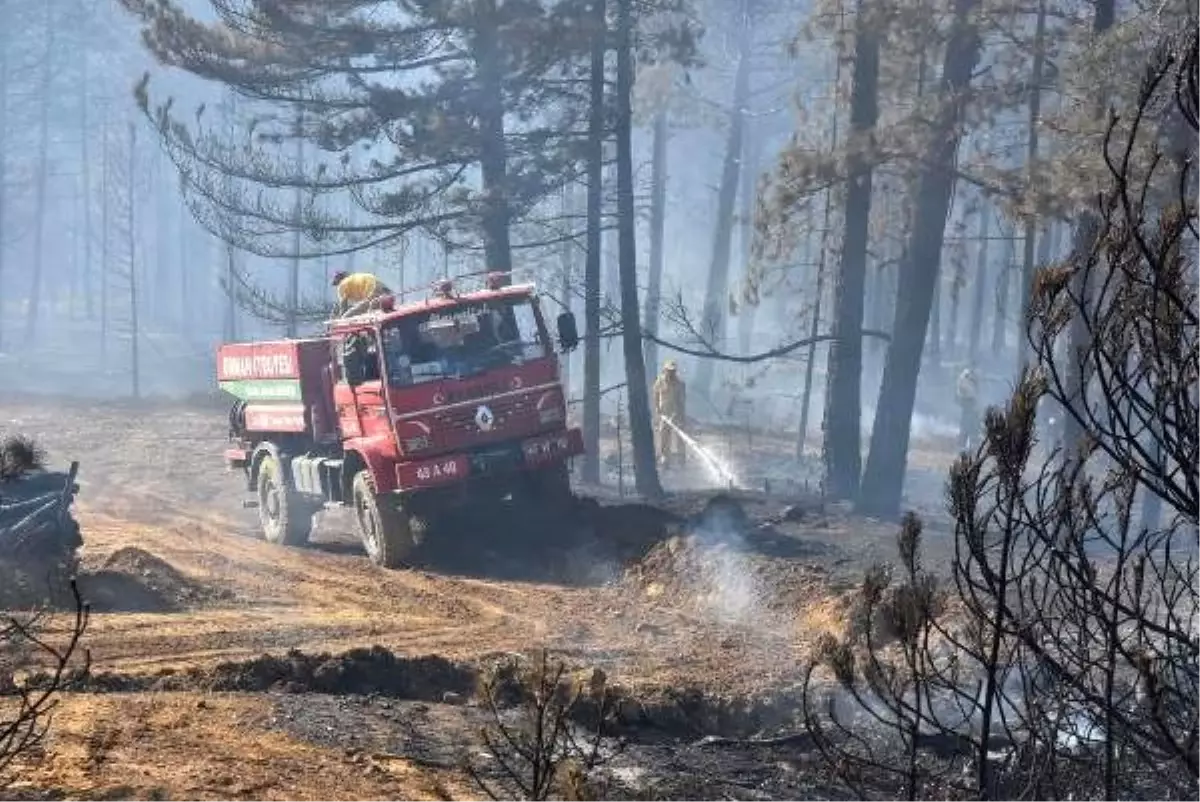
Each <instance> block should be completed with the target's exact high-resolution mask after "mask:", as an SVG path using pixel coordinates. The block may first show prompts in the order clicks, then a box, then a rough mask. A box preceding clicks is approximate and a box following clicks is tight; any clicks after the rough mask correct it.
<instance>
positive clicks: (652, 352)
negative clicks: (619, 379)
mask: <svg viewBox="0 0 1200 802" xmlns="http://www.w3.org/2000/svg"><path fill="white" fill-rule="evenodd" d="M668 133H669V129H668V121H667V111H666V109H661V110H660V111H659V112H658V114H657V115H655V117H654V155H653V158H652V161H651V166H650V283H649V286H648V287H647V288H646V311H645V314H644V315H643V317H644V318H645V319H644V320H643V325H645V327H646V333H647V334H649V335H650V336H652V337H657V336H658V316H659V313H660V309H661V302H662V298H661V295H662V271H663V236H664V235H665V233H666V220H667V135H668ZM646 364H647V365H649V366H650V369H651V370H657V369H658V345H657V343H655V342H654V341H653V340H647V341H646Z"/></svg>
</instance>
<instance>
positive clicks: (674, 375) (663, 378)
mask: <svg viewBox="0 0 1200 802" xmlns="http://www.w3.org/2000/svg"><path fill="white" fill-rule="evenodd" d="M686 396H687V388H686V386H685V385H684V383H683V379H681V378H679V368H678V366H677V365H676V364H675V360H674V359H668V360H667V361H666V362H665V363H663V368H662V373H660V374H658V378H657V379H655V380H654V421H655V428H656V429H657V430H658V460H659V463H660V464H662V465H666V464H667V463H668V462H669V461H670V462H679V463H680V464H683V463H685V462H687V452H686V451H685V449H684V444H683V442H682V440H683V438H681V437H680V436H679V433H678V432H677V431H675V429H673V428H671V425H670V424H668V423H667V421H670V423H671V424H674V425H675V426H677V427H679V428H680V429H682V428H683V426H684V423H685V421H686V415H687V410H686Z"/></svg>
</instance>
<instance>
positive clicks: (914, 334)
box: [857, 0, 981, 515]
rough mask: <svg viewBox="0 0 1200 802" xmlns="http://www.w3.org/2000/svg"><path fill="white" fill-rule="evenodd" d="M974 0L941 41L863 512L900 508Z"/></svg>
mask: <svg viewBox="0 0 1200 802" xmlns="http://www.w3.org/2000/svg"><path fill="white" fill-rule="evenodd" d="M977 3H978V0H955V4H954V22H953V25H952V28H951V32H950V38H949V41H948V42H947V43H946V54H945V61H944V63H943V67H942V77H941V86H940V92H939V94H940V96H941V97H940V100H941V108H940V109H939V111H938V114H937V118H936V119H935V121H934V124H935V126H936V128H935V136H934V137H933V140H932V144H931V145H930V150H929V152H928V154H927V158H926V159H925V164H926V167H925V168H924V170H923V172H922V173H921V177H920V180H919V182H918V185H917V193H916V198H917V208H916V214H915V216H914V220H913V228H912V232H911V235H910V243H911V245H910V248H909V254H908V259H907V260H905V264H904V266H903V270H904V273H905V274H904V275H902V277H901V279H900V294H899V297H898V298H897V299H896V326H895V330H894V332H893V337H892V344H891V347H890V348H889V349H888V357H887V362H886V364H885V365H884V369H883V380H882V382H881V384H880V388H879V402H878V403H877V404H876V407H875V410H876V411H875V425H874V427H873V428H872V430H871V449H870V453H869V454H868V457H867V465H866V469H865V471H864V473H863V482H862V487H861V490H860V495H859V498H858V505H857V506H858V508H859V509H860V510H861V511H863V512H868V513H874V514H880V515H894V514H896V513H897V512H898V511H899V509H900V499H901V494H902V491H903V487H904V474H905V469H906V467H907V463H908V442H909V435H910V427H911V425H912V411H913V404H914V402H915V400H916V395H917V378H918V376H919V374H920V370H921V349H922V345H923V344H924V341H925V333H926V330H927V329H928V326H929V313H930V308H931V306H932V304H933V289H934V283H935V282H936V280H937V275H938V264H939V262H940V260H941V253H942V243H943V239H944V237H945V231H946V214H947V212H948V211H949V206H950V197H951V195H952V193H953V190H954V178H955V176H954V162H955V158H956V156H957V153H958V145H959V140H960V138H961V126H960V121H961V120H962V114H963V108H964V105H965V103H966V89H967V87H968V86H969V84H970V81H971V73H972V72H973V71H974V69H975V65H976V63H978V61H979V52H980V47H981V40H980V36H979V32H978V31H977V30H976V28H975V25H974V24H973V23H972V21H971V20H970V19H969V17H970V15H971V14H972V12H973V11H974V10H975V7H976V4H977Z"/></svg>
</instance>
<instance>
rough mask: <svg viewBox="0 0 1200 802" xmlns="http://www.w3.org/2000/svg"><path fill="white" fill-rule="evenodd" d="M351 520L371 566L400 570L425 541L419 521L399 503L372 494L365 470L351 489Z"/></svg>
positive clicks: (368, 474)
mask: <svg viewBox="0 0 1200 802" xmlns="http://www.w3.org/2000/svg"><path fill="white" fill-rule="evenodd" d="M352 493H353V497H354V518H355V521H357V523H358V533H359V535H360V536H361V537H362V542H363V547H364V548H365V549H366V550H367V556H368V557H370V558H371V562H373V563H375V564H376V565H379V566H382V567H383V568H401V567H403V566H404V565H405V562H406V560H407V559H408V558H409V557H410V556H411V555H412V553H413V552H414V551H416V549H417V547H418V546H420V545H421V542H422V541H423V540H424V535H425V526H424V522H423V520H422V519H420V518H417V517H414V516H412V515H410V514H409V513H408V512H407V511H406V510H405V509H404V508H403V507H402V506H401V505H400V502H399V499H397V498H396V497H394V496H391V495H388V494H379V493H376V492H375V482H374V481H372V480H371V473H370V471H367V470H361V471H359V472H358V473H357V474H356V475H355V477H354V484H353V487H352Z"/></svg>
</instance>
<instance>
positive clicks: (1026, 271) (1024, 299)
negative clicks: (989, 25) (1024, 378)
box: [1017, 0, 1046, 376]
mask: <svg viewBox="0 0 1200 802" xmlns="http://www.w3.org/2000/svg"><path fill="white" fill-rule="evenodd" d="M1045 38H1046V0H1039V2H1038V13H1037V29H1036V31H1035V33H1034V36H1033V75H1032V76H1031V77H1030V93H1029V141H1028V144H1027V149H1026V153H1025V160H1026V170H1027V174H1028V181H1029V185H1030V186H1031V187H1032V186H1033V182H1034V175H1035V172H1036V170H1037V155H1038V123H1039V121H1040V120H1041V116H1042V65H1043V63H1044V62H1045V52H1044V51H1045V48H1044V47H1043V46H1042V43H1043V41H1044V40H1045ZM1037 223H1038V220H1037V214H1036V213H1034V212H1033V211H1032V210H1030V211H1029V212H1028V214H1027V216H1026V218H1025V236H1024V242H1023V243H1022V246H1023V249H1024V252H1023V254H1022V257H1023V258H1022V260H1021V285H1020V288H1019V289H1020V295H1019V297H1020V299H1021V307H1020V309H1021V312H1020V316H1019V317H1018V318H1017V375H1018V376H1019V375H1020V374H1021V371H1022V370H1024V369H1025V368H1026V367H1027V366H1028V365H1029V360H1030V357H1031V356H1032V355H1033V352H1032V349H1031V348H1030V345H1029V343H1028V341H1027V340H1026V338H1025V337H1023V336H1021V334H1022V332H1024V330H1025V321H1026V319H1027V318H1028V317H1029V296H1030V293H1031V292H1032V289H1033V271H1034V260H1033V255H1034V246H1035V244H1036V242H1035V241H1036V239H1037ZM1042 238H1043V240H1044V239H1045V234H1043V235H1042Z"/></svg>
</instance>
